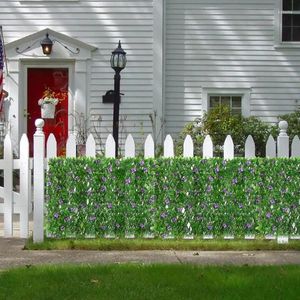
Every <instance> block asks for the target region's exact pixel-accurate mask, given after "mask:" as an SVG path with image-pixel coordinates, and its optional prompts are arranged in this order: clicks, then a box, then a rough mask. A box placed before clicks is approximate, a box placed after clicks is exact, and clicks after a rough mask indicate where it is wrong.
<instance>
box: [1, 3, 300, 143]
mask: <svg viewBox="0 0 300 300" xmlns="http://www.w3.org/2000/svg"><path fill="white" fill-rule="evenodd" d="M0 20H1V21H0V22H1V25H2V27H3V35H4V42H5V48H6V58H7V70H5V72H6V76H5V89H6V90H7V91H8V92H9V95H10V97H11V98H10V109H9V116H8V118H9V120H10V124H11V130H12V133H13V137H14V138H15V140H18V139H19V137H20V135H21V134H22V133H24V132H28V133H29V135H30V134H32V132H31V131H30V126H31V125H30V124H31V123H32V122H33V121H34V118H35V115H34V112H31V109H32V107H33V105H32V103H33V101H35V102H36V101H37V100H38V98H39V97H41V96H42V94H41V91H40V90H39V89H40V88H41V87H39V86H41V85H43V84H44V86H43V87H42V88H47V86H46V84H45V82H43V80H44V78H52V79H51V80H52V83H53V82H54V81H55V82H56V83H60V84H61V85H64V86H65V88H66V91H67V94H68V95H67V97H66V99H65V100H66V102H67V106H66V108H64V109H65V110H66V111H67V114H65V117H61V118H60V119H59V120H56V121H55V122H56V123H53V122H52V123H49V128H50V129H49V130H52V129H53V128H55V130H57V132H58V133H57V134H60V133H61V130H64V132H65V133H64V134H67V133H68V131H70V130H73V129H74V124H73V123H72V122H74V120H73V117H72V116H73V115H75V114H76V113H80V112H84V113H85V114H86V116H87V117H88V119H89V120H90V122H91V123H93V124H94V125H91V127H92V129H93V131H97V132H98V133H99V132H100V133H101V136H103V137H106V136H107V135H108V133H110V132H111V128H112V104H105V103H102V95H104V94H105V92H106V91H107V90H110V89H113V76H114V71H113V70H112V69H111V67H110V63H109V60H110V55H111V51H113V50H114V49H115V48H116V47H117V43H118V41H119V40H121V42H122V48H123V49H124V50H125V51H126V52H127V59H128V62H127V66H126V69H125V70H123V71H122V72H121V77H122V79H121V92H122V93H124V94H125V95H124V96H122V102H121V107H120V113H121V120H122V122H121V123H122V124H121V127H122V130H126V132H127V133H131V134H132V135H133V136H134V138H135V139H141V138H144V136H145V135H146V134H148V133H151V132H152V125H151V121H150V118H149V115H150V114H153V112H154V111H155V112H156V113H157V118H156V124H155V125H156V126H155V127H156V131H157V132H158V131H159V128H161V126H162V124H161V123H162V120H164V121H165V123H164V128H163V134H164V135H165V134H168V133H170V134H172V135H173V136H175V135H176V134H177V133H178V132H179V131H180V130H181V129H182V127H183V126H184V125H185V123H186V122H188V121H192V120H193V119H194V118H195V117H197V116H199V115H201V114H202V112H203V111H207V110H208V109H209V108H210V107H211V106H213V105H215V104H216V103H220V102H224V103H230V105H231V106H232V109H233V110H234V111H241V112H242V114H243V115H245V116H249V115H253V116H257V117H261V118H262V119H263V120H264V121H267V122H275V121H276V116H277V115H279V114H282V113H289V112H293V111H295V110H296V109H297V108H299V105H300V51H299V50H300V4H299V1H298V0H252V1H246V0H210V1H204V0H190V1H181V0H122V1H116V0H107V1H91V0H61V1H53V0H20V1H14V0H6V1H1V2H0ZM47 33H48V34H49V37H50V38H51V39H52V40H54V45H53V49H52V53H51V55H44V54H43V53H42V50H41V46H40V42H41V40H43V39H44V38H45V36H46V34H47ZM65 46H66V47H67V48H68V49H70V50H71V51H69V50H68V49H66V48H65ZM49 74H50V75H49ZM47 76H48V77H47ZM49 76H50V77H49ZM51 76H52V77H51ZM49 80H50V79H49ZM32 114H33V115H32ZM99 116H101V119H102V121H101V123H99V122H98V123H95V122H94V120H96V119H98V117H99ZM59 124H60V125H62V126H63V129H61V128H62V127H59V126H60V125H59ZM58 125H59V126H58ZM51 128H52V129H51ZM57 128H60V129H57ZM53 130H54V129H53Z"/></svg>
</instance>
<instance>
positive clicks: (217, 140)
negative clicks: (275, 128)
mask: <svg viewBox="0 0 300 300" xmlns="http://www.w3.org/2000/svg"><path fill="white" fill-rule="evenodd" d="M270 133H271V127H270V126H268V125H267V124H265V123H263V122H262V121H260V120H259V119H257V118H255V117H248V118H245V117H243V116H241V115H233V114H231V112H230V108H229V106H226V105H220V106H217V107H215V108H214V109H212V110H210V111H209V112H208V113H205V114H204V115H203V117H200V118H197V119H196V120H195V121H194V122H190V123H188V124H187V125H186V126H185V127H184V129H183V130H182V132H181V133H180V135H179V139H178V141H177V143H176V154H177V155H182V152H183V151H182V150H183V142H184V139H185V137H186V135H187V134H189V135H191V137H192V139H193V141H194V145H195V147H194V148H195V155H196V156H202V149H203V147H202V145H203V141H204V138H205V136H206V135H208V134H209V135H210V136H211V138H212V141H213V144H214V156H216V157H222V156H223V144H224V141H225V138H226V136H227V135H229V134H230V135H231V137H232V139H233V143H234V147H235V149H234V152H235V156H244V151H245V150H244V148H245V147H244V145H245V141H246V139H247V137H248V135H250V134H251V135H252V137H253V139H254V142H255V145H256V155H257V156H264V155H265V145H266V141H267V139H268V137H269V135H270Z"/></svg>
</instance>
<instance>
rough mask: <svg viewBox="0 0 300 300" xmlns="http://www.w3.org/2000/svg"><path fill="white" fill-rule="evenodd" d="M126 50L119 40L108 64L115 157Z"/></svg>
mask: <svg viewBox="0 0 300 300" xmlns="http://www.w3.org/2000/svg"><path fill="white" fill-rule="evenodd" d="M126 62H127V60H126V52H125V51H124V50H123V49H122V47H121V41H119V45H118V47H117V48H116V49H115V50H114V51H113V52H112V54H111V58H110V65H111V67H112V68H113V69H114V70H115V76H114V109H113V137H114V140H115V143H116V157H118V148H119V111H120V79H121V76H120V72H121V71H122V70H123V69H124V68H125V67H126Z"/></svg>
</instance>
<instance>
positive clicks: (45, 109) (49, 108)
mask: <svg viewBox="0 0 300 300" xmlns="http://www.w3.org/2000/svg"><path fill="white" fill-rule="evenodd" d="M59 101H60V100H59V98H58V97H57V95H56V93H55V92H53V91H52V90H51V89H50V88H49V87H47V88H46V89H45V91H44V93H43V97H42V98H41V99H39V101H38V104H39V105H40V106H41V117H42V118H43V119H53V118H54V116H55V106H56V105H57V104H58V102H59Z"/></svg>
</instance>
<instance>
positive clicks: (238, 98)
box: [232, 96, 242, 108]
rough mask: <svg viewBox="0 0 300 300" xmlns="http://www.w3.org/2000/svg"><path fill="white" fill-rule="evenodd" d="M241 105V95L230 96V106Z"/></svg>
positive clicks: (238, 106)
mask: <svg viewBox="0 0 300 300" xmlns="http://www.w3.org/2000/svg"><path fill="white" fill-rule="evenodd" d="M241 106H242V97H241V96H233V97H232V107H235V108H240V107H241Z"/></svg>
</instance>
